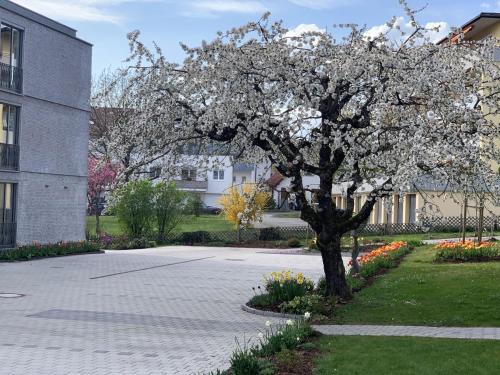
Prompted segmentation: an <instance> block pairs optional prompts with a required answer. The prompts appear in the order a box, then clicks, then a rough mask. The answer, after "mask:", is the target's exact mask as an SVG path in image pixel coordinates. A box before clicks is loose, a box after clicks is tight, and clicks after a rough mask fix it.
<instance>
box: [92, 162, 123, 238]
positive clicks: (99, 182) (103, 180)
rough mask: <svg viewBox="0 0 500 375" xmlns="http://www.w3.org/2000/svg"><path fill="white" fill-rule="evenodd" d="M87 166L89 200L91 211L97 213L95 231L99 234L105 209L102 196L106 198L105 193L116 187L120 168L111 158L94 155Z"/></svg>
mask: <svg viewBox="0 0 500 375" xmlns="http://www.w3.org/2000/svg"><path fill="white" fill-rule="evenodd" d="M87 168H88V172H87V173H88V180H87V182H88V185H87V201H88V205H89V208H90V211H91V213H92V212H93V213H94V215H95V232H96V234H97V235H99V234H100V233H101V227H100V221H99V217H100V216H101V212H102V209H103V207H102V203H101V198H104V193H106V192H110V191H111V190H112V189H113V188H114V187H115V184H116V176H117V174H118V168H117V167H116V165H114V164H113V163H111V162H110V161H109V160H99V159H97V158H95V157H92V156H91V157H89V159H88V164H87Z"/></svg>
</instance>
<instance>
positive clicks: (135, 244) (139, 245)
mask: <svg viewBox="0 0 500 375" xmlns="http://www.w3.org/2000/svg"><path fill="white" fill-rule="evenodd" d="M148 246H149V241H148V239H147V238H144V237H143V238H134V239H133V240H131V241H130V242H129V243H128V244H127V249H145V248H147V247H148Z"/></svg>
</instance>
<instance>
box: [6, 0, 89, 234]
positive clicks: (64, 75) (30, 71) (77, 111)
mask: <svg viewBox="0 0 500 375" xmlns="http://www.w3.org/2000/svg"><path fill="white" fill-rule="evenodd" d="M3 3H5V2H0V20H1V21H2V22H4V23H8V24H11V25H12V26H17V27H19V28H21V29H23V30H24V35H23V53H22V68H23V92H22V94H21V95H18V94H13V93H10V92H7V91H3V90H0V102H5V103H9V104H14V105H18V106H19V107H20V108H21V111H20V123H19V138H18V139H19V147H20V168H19V172H8V171H0V182H14V183H17V242H18V243H30V242H32V241H38V242H42V243H48V242H57V241H61V240H62V241H77V240H83V239H85V210H86V204H87V203H86V202H87V198H86V191H87V150H88V126H89V109H90V103H89V97H90V84H91V57H92V48H91V45H89V44H88V43H86V42H82V41H81V40H78V39H76V38H75V37H74V36H72V35H71V33H65V32H61V31H58V30H56V29H54V28H50V27H48V26H47V25H50V24H49V23H48V24H47V25H43V24H41V23H39V22H35V21H33V20H32V18H33V19H37V18H36V17H32V16H31V15H30V14H29V12H28V13H26V14H24V15H25V17H23V16H22V15H21V14H17V13H13V12H10V11H8V10H6V9H5V8H3V7H2V4H3ZM42 23H43V22H42ZM63 31H64V29H63Z"/></svg>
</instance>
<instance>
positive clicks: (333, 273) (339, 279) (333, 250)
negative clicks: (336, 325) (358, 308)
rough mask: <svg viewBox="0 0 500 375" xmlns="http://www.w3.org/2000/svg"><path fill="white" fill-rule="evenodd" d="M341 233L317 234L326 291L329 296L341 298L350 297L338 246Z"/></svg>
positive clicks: (349, 289)
mask: <svg viewBox="0 0 500 375" xmlns="http://www.w3.org/2000/svg"><path fill="white" fill-rule="evenodd" d="M341 236H342V235H341V234H334V235H332V236H321V235H320V236H318V238H319V239H320V240H319V241H318V247H319V249H320V251H321V256H322V258H323V267H324V270H325V279H326V293H327V295H329V296H338V297H339V298H341V299H344V300H346V299H350V298H351V297H352V294H351V288H350V287H349V285H347V282H346V279H345V268H344V262H343V260H342V252H341V248H340V239H341ZM325 237H326V238H325Z"/></svg>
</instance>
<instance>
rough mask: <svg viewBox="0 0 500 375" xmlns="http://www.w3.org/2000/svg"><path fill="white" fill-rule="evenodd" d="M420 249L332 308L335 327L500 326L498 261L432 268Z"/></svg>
mask: <svg viewBox="0 0 500 375" xmlns="http://www.w3.org/2000/svg"><path fill="white" fill-rule="evenodd" d="M434 253H435V250H434V249H433V247H432V246H425V247H419V248H417V249H416V250H415V252H414V253H412V254H410V255H409V256H408V257H407V258H406V259H405V260H404V261H403V262H402V263H401V264H400V266H399V267H398V268H395V269H393V270H391V271H389V272H388V273H387V274H385V275H382V276H380V277H379V278H378V279H377V280H376V281H375V282H374V283H373V285H371V286H369V287H367V288H365V289H363V290H362V291H360V292H359V293H356V294H355V297H354V299H353V301H352V302H351V303H349V304H346V305H344V306H342V307H340V308H339V309H338V310H337V317H336V318H335V320H336V322H337V323H343V324H394V325H431V326H478V327H479V326H482V327H487V326H491V327H500V313H499V312H500V287H499V280H500V262H485V263H461V264H435V263H433V262H432V259H433V256H434Z"/></svg>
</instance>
